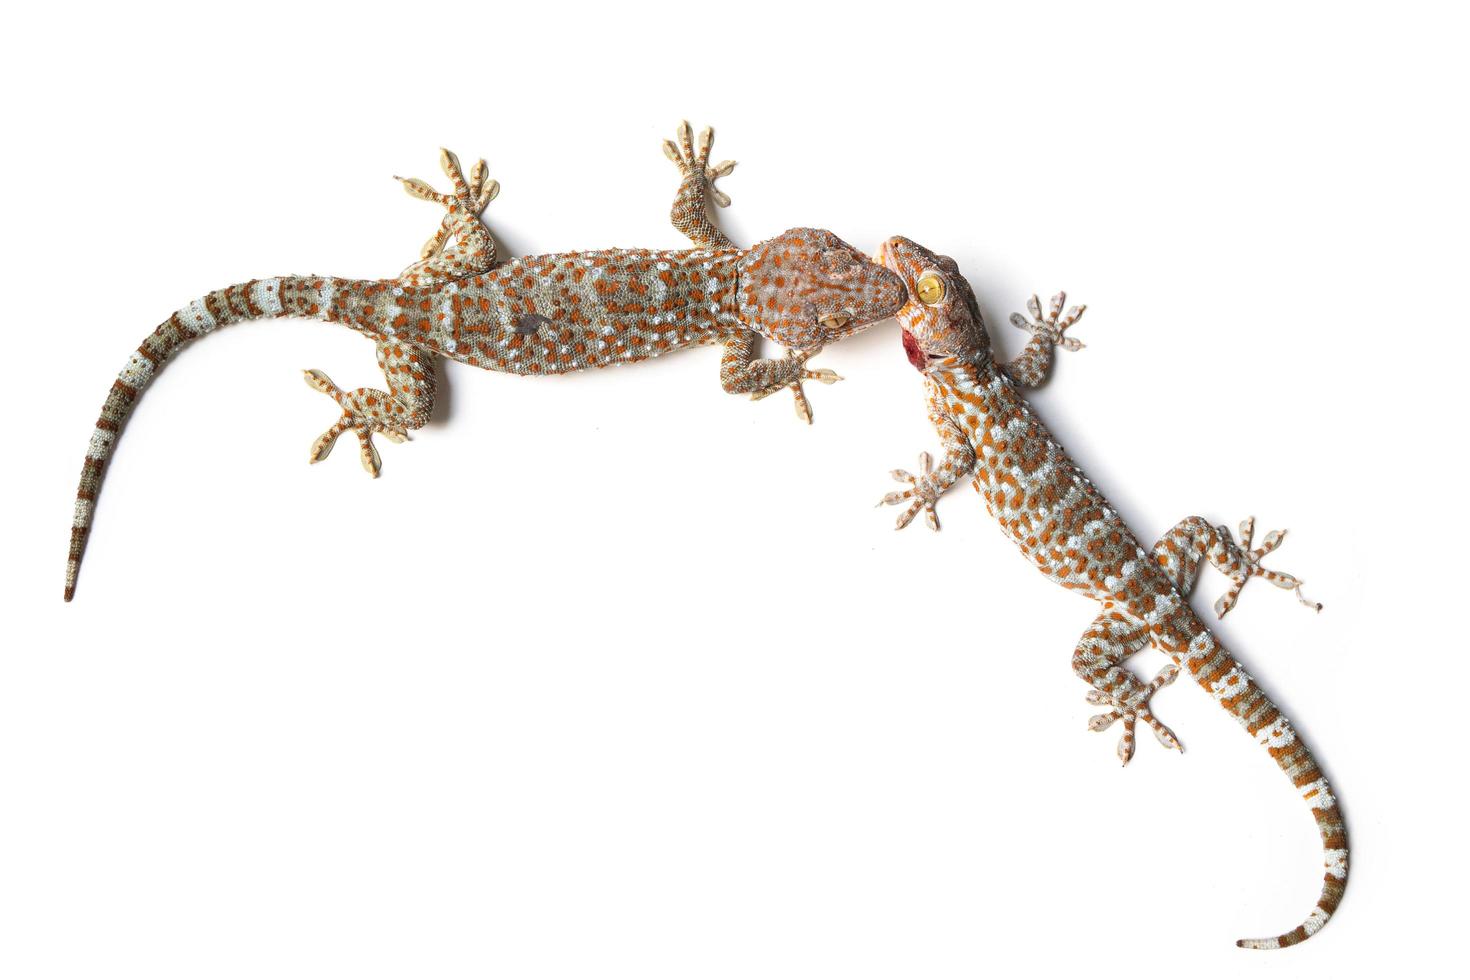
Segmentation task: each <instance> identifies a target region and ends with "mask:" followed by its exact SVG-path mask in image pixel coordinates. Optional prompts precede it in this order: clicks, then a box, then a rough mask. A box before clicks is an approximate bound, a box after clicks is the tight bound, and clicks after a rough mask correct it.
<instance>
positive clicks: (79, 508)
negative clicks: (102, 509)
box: [71, 498, 92, 527]
mask: <svg viewBox="0 0 1470 980" xmlns="http://www.w3.org/2000/svg"><path fill="white" fill-rule="evenodd" d="M91 519H92V501H90V500H81V499H80V498H79V499H78V500H77V505H76V507H74V508H73V509H72V515H71V526H72V527H86V526H87V522H88V521H90V520H91Z"/></svg>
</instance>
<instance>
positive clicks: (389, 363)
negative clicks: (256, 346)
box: [305, 341, 435, 478]
mask: <svg viewBox="0 0 1470 980" xmlns="http://www.w3.org/2000/svg"><path fill="white" fill-rule="evenodd" d="M433 356H434V355H433V354H432V353H430V352H429V351H425V350H420V349H419V348H416V347H411V346H408V345H406V344H400V343H397V342H390V341H379V342H378V366H379V367H381V368H382V369H383V376H384V377H385V378H386V379H387V382H388V389H389V390H388V391H382V390H380V389H378V388H357V389H354V390H352V391H344V390H342V389H341V388H339V387H337V385H336V384H334V383H333V381H332V379H331V378H329V377H327V376H326V375H325V374H323V373H322V372H320V371H317V370H309V371H306V372H305V374H306V383H307V385H309V386H310V387H311V388H313V389H315V390H316V391H320V392H321V393H322V394H324V395H327V396H328V397H330V398H331V399H332V400H333V401H335V402H336V403H337V404H338V405H339V406H340V407H341V409H342V417H341V418H339V419H338V420H337V421H336V422H335V423H334V424H333V425H332V427H331V428H329V429H327V431H326V432H323V433H322V434H321V435H320V436H319V437H318V438H317V440H316V442H314V443H312V446H311V462H313V463H320V462H321V461H322V460H324V459H326V458H327V456H328V454H330V453H331V451H332V447H333V446H335V445H336V443H337V439H338V437H339V436H341V435H343V434H344V433H346V432H349V431H350V432H352V433H353V434H355V435H356V436H357V439H358V443H359V454H360V458H361V460H362V468H363V469H365V470H367V472H368V474H369V475H371V476H373V477H375V478H376V477H377V475H378V473H379V472H381V470H382V468H383V461H382V458H381V457H380V456H379V455H378V450H377V447H376V446H374V445H373V436H374V435H381V436H383V438H385V439H387V440H389V441H390V442H406V441H407V440H408V430H410V429H418V428H422V427H423V426H424V425H425V424H426V423H427V422H428V421H429V415H430V413H431V412H432V411H433V407H434V388H435V377H434V364H433Z"/></svg>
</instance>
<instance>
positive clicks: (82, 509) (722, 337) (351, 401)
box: [65, 123, 904, 602]
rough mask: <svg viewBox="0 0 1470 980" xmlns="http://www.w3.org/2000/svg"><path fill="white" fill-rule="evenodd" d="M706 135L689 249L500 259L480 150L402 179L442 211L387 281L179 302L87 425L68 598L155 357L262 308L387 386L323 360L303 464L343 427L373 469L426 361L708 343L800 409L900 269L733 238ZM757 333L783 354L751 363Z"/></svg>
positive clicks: (614, 358) (754, 388) (510, 367)
mask: <svg viewBox="0 0 1470 980" xmlns="http://www.w3.org/2000/svg"><path fill="white" fill-rule="evenodd" d="M712 141H713V132H712V131H711V130H709V129H705V130H704V131H703V132H701V133H700V134H699V138H698V140H697V142H696V140H695V138H694V135H693V133H692V131H691V130H690V128H689V124H688V123H683V124H681V125H680V126H679V128H678V132H677V143H676V142H673V141H666V143H665V146H664V149H665V153H666V154H667V155H668V156H669V157H670V159H672V160H673V161H674V163H675V164H676V165H677V167H678V169H679V173H680V184H679V190H678V193H677V195H676V197H675V199H674V204H673V207H672V209H671V211H670V219H671V221H672V222H673V224H674V226H675V227H676V228H677V229H679V230H680V231H681V232H683V233H684V234H685V235H686V236H688V237H689V239H690V240H691V242H692V243H693V247H692V248H687V249H646V248H627V249H623V248H612V249H601V250H597V251H588V252H568V253H564V254H556V255H533V256H528V257H525V258H516V259H511V260H509V261H505V262H499V261H498V260H497V257H496V252H495V242H494V239H493V238H491V236H490V232H489V230H488V229H487V228H486V227H485V225H484V224H483V223H482V222H481V220H480V214H481V212H482V211H484V209H485V207H486V205H488V204H489V203H490V202H491V201H492V200H494V198H495V196H496V195H497V194H498V193H499V191H500V185H499V183H498V182H497V181H494V180H491V179H490V178H489V175H488V172H487V168H486V166H485V161H484V160H480V161H479V162H477V163H476V164H475V165H474V166H473V167H471V168H470V170H469V172H468V174H466V173H465V171H464V169H463V168H462V167H461V166H460V162H459V160H458V159H457V158H456V157H455V156H454V154H452V153H450V152H449V151H448V150H443V151H441V155H440V166H441V167H442V169H443V170H444V173H445V175H446V176H447V177H448V178H449V181H450V185H451V190H449V191H448V192H440V191H437V190H435V189H434V188H433V187H432V186H430V185H429V184H428V183H426V182H424V181H421V180H416V179H403V178H398V179H399V180H401V181H402V183H403V187H404V189H405V190H406V191H407V192H408V194H409V195H410V196H412V197H415V198H418V199H420V200H423V201H428V202H430V203H432V204H434V205H436V206H438V207H442V208H443V209H444V217H443V219H442V220H441V222H440V225H439V228H438V229H437V230H436V231H435V232H434V234H433V235H432V236H431V237H430V238H429V240H428V242H427V243H425V245H424V247H423V248H422V249H421V250H420V254H419V261H417V262H415V263H414V264H412V265H410V266H409V267H408V268H406V269H404V270H403V272H402V273H401V274H400V275H399V276H398V277H396V278H394V279H383V280H375V281H365V280H356V279H338V278H334V277H331V276H282V277H279V278H273V279H253V280H251V281H249V282H245V283H240V284H238V285H234V286H230V287H228V288H226V289H220V290H216V291H214V292H212V293H209V294H207V295H205V296H203V297H201V298H199V299H197V300H194V301H193V302H192V303H190V304H189V305H188V306H185V307H184V308H183V309H180V310H178V311H176V312H175V313H174V314H173V315H172V316H170V317H169V318H168V319H167V320H165V321H164V322H163V323H162V324H161V325H160V326H159V327H158V329H156V330H155V331H153V333H152V334H150V335H149V336H148V337H147V338H146V339H145V340H144V341H143V343H142V344H141V345H140V346H139V347H138V349H137V351H135V352H134V353H133V354H132V355H131V356H130V357H129V358H128V363H127V365H126V366H125V367H124V368H123V370H122V372H121V373H120V374H119V375H118V378H117V381H115V382H114V383H113V386H112V390H111V391H110V392H109V393H108V396H107V400H106V402H105V403H104V404H103V406H102V412H101V415H100V417H99V418H98V420H97V424H96V426H95V428H94V430H93V434H92V441H91V443H90V444H89V446H88V449H87V455H86V459H85V460H84V462H83V464H82V475H81V480H80V481H79V484H78V487H77V498H76V505H75V509H74V516H73V520H72V531H71V546H70V548H69V550H68V552H67V562H66V590H65V598H66V600H67V601H68V602H70V601H71V599H72V596H73V595H74V594H75V590H76V579H77V571H78V568H79V567H80V563H81V558H82V551H83V549H84V547H85V545H86V540H87V535H88V533H89V531H90V529H91V523H92V512H93V506H94V503H95V501H96V497H97V492H98V490H99V488H100V486H101V482H102V474H103V471H104V469H105V468H106V465H107V461H108V459H110V458H111V455H112V451H113V446H114V444H115V442H116V439H117V435H118V432H119V431H120V429H121V428H122V425H123V423H124V422H125V420H126V419H127V417H128V414H129V413H130V412H131V410H132V407H133V404H134V403H135V402H136V401H137V399H138V397H139V395H140V394H141V392H142V391H143V389H144V388H145V387H147V385H148V384H149V382H150V381H151V380H152V378H153V376H154V374H155V373H156V371H157V370H158V368H159V367H161V366H162V365H163V363H164V362H165V361H167V360H168V359H169V358H170V357H171V356H172V355H173V354H174V353H175V352H176V351H178V350H179V348H181V347H183V346H184V345H185V344H187V343H189V342H190V341H192V340H197V339H198V338H200V337H202V336H204V335H205V334H207V333H210V332H212V331H214V330H216V329H218V328H219V327H222V326H226V325H228V324H231V323H239V322H241V321H244V320H258V319H263V318H268V317H300V318H305V319H316V320H327V321H330V322H332V323H340V324H343V325H345V326H348V327H351V328H352V329H354V330H357V331H358V332H360V333H362V334H364V335H366V336H367V337H369V338H371V339H372V340H373V342H374V343H375V344H376V345H377V351H378V365H379V367H381V368H382V370H383V376H384V379H385V382H386V386H387V388H386V390H383V389H378V388H354V389H342V388H339V387H338V386H337V385H336V384H335V383H333V382H332V380H331V379H330V378H328V377H327V375H325V374H324V373H322V372H321V371H318V370H314V369H313V370H308V371H307V372H306V383H307V384H308V385H310V386H311V387H312V388H314V389H316V390H317V391H320V392H322V393H323V394H325V395H327V396H328V397H330V398H331V399H332V400H333V401H335V402H336V404H337V407H338V409H339V410H340V415H339V417H338V419H337V421H336V422H335V423H333V424H332V426H331V427H330V428H328V429H327V430H326V432H324V433H322V435H321V436H320V437H318V439H317V440H316V442H315V443H314V444H313V445H312V447H311V454H310V460H311V462H313V463H315V462H319V461H321V460H323V459H325V458H326V457H327V454H328V453H330V452H331V450H332V448H333V446H334V445H335V444H336V441H337V439H338V438H339V437H340V436H342V435H345V434H346V433H348V432H351V433H353V435H354V436H355V437H356V438H357V441H358V449H359V458H360V459H361V461H362V465H363V468H364V469H366V470H367V471H368V473H370V474H371V475H373V476H375V477H376V476H377V475H378V473H379V471H380V469H381V466H382V462H381V458H380V457H379V455H378V451H377V449H376V447H375V446H374V445H373V437H374V436H375V435H382V436H383V437H385V438H387V439H389V440H391V441H394V442H402V441H404V440H406V439H407V438H408V433H409V432H410V431H411V430H413V429H418V428H421V427H422V426H423V425H424V424H426V423H427V422H428V420H429V416H430V413H431V412H432V411H433V408H434V393H435V378H434V358H435V357H437V356H443V357H448V358H452V359H453V360H456V361H460V362H462V363H464V364H468V365H470V366H471V367H478V368H484V369H486V370H490V371H503V372H506V373H509V374H522V375H547V374H566V373H568V372H572V371H582V370H586V369H588V368H599V367H607V366H609V365H613V364H631V363H634V362H637V361H643V360H647V359H648V358H651V357H658V356H659V355H661V354H666V353H669V352H670V351H676V350H683V349H684V348H687V347H698V346H702V345H707V344H719V345H722V346H723V348H724V353H723V356H722V357H721V359H720V385H721V387H723V388H724V389H725V391H727V392H732V393H736V394H746V395H749V396H750V397H752V398H756V399H759V398H764V397H765V396H767V395H770V394H772V393H775V392H778V391H783V390H784V391H790V392H791V393H792V395H793V397H794V399H795V404H796V411H797V415H798V417H800V418H801V419H803V420H804V421H806V422H810V421H811V419H812V412H811V405H810V403H809V402H808V401H807V398H806V394H805V392H804V391H803V388H802V385H803V382H806V381H816V382H819V383H821V384H832V383H833V382H835V381H838V380H841V379H840V378H839V377H838V376H837V375H836V374H835V373H833V372H832V371H830V370H826V369H811V368H808V367H807V360H808V358H810V357H812V356H813V355H815V354H816V353H818V352H819V351H820V350H821V349H822V348H823V347H824V346H826V345H827V344H830V343H833V342H835V341H838V340H842V339H843V338H845V337H848V336H851V335H852V334H854V333H856V332H857V331H859V330H861V329H862V328H864V327H866V326H868V325H869V324H871V323H874V322H876V321H878V320H882V319H885V318H886V317H889V316H892V315H893V314H894V313H895V312H896V311H897V310H898V308H899V307H900V306H902V305H903V302H904V291H903V284H902V283H901V282H900V281H899V279H898V277H897V276H895V275H894V274H893V273H891V272H889V271H888V270H886V269H884V268H883V267H881V266H879V265H877V264H876V263H874V262H873V261H871V260H870V259H869V258H868V257H867V256H866V255H864V254H863V253H861V252H859V251H858V250H857V249H855V248H853V247H852V246H851V245H848V244H847V243H846V242H844V241H842V240H841V239H840V238H838V237H837V236H836V235H834V234H832V233H831V232H829V231H824V230H821V229H818V228H793V229H791V230H790V231H787V232H785V233H784V234H781V235H778V236H777V237H775V238H773V239H770V240H769V241H766V242H762V243H760V244H758V245H756V246H755V247H753V248H749V249H741V248H739V247H737V246H736V245H735V244H734V243H733V242H731V241H730V239H729V238H728V237H727V236H726V235H725V234H724V232H722V231H720V229H719V228H718V226H716V224H715V223H714V221H713V220H712V218H711V216H710V214H709V211H708V207H707V201H708V199H709V198H710V197H711V196H713V197H714V199H715V201H716V203H717V204H720V205H722V206H723V205H727V204H729V203H730V199H729V198H728V197H727V196H726V195H725V194H724V193H723V192H722V191H720V190H719V189H717V188H716V187H715V186H714V184H715V181H716V180H717V179H718V178H719V177H722V176H724V175H726V174H729V173H730V172H731V170H733V169H734V167H735V164H734V163H733V162H732V161H725V162H723V163H720V164H718V165H715V166H711V165H710V163H709V152H710V146H711V143H712ZM761 338H765V339H767V340H771V341H774V342H775V343H777V344H779V345H781V346H783V347H785V348H786V356H784V357H776V358H761V357H757V356H756V351H757V348H758V346H759V342H760V339H761Z"/></svg>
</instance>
